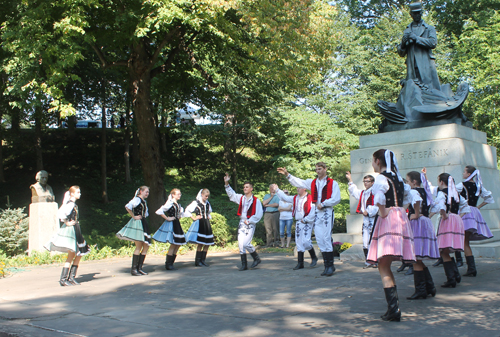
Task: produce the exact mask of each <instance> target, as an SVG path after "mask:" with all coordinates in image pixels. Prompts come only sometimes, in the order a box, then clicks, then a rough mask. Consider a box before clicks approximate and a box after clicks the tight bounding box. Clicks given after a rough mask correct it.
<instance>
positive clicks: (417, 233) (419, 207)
mask: <svg viewBox="0 0 500 337" xmlns="http://www.w3.org/2000/svg"><path fill="white" fill-rule="evenodd" d="M406 180H407V181H408V184H409V185H410V186H411V188H412V189H411V191H410V206H409V207H408V217H409V218H410V225H411V229H412V231H413V240H414V241H413V242H414V246H415V256H416V258H417V262H416V263H415V264H413V279H414V283H415V293H414V294H413V295H411V296H410V297H407V299H409V300H418V299H421V298H422V299H425V298H427V295H431V296H433V297H434V296H435V295H436V287H435V286H434V282H433V281H432V276H431V273H430V272H429V269H428V268H427V267H426V266H425V264H424V262H423V260H429V259H438V258H439V248H438V245H437V239H436V234H434V226H433V225H432V222H431V220H430V219H429V209H430V207H431V205H432V203H433V199H432V193H431V191H430V189H429V185H428V184H427V179H425V175H423V174H421V173H419V172H416V171H411V172H409V173H408V174H407V175H406ZM421 185H424V187H421Z"/></svg>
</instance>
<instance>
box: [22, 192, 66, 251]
mask: <svg viewBox="0 0 500 337" xmlns="http://www.w3.org/2000/svg"><path fill="white" fill-rule="evenodd" d="M57 209H58V208H57V203H56V202H37V203H33V204H30V213H29V217H30V220H29V221H30V222H29V242H28V252H29V253H30V254H31V252H33V251H45V248H43V245H44V244H46V243H47V242H48V241H49V240H50V238H51V237H52V236H53V235H54V234H55V233H56V232H57V231H58V230H59V220H58V219H57Z"/></svg>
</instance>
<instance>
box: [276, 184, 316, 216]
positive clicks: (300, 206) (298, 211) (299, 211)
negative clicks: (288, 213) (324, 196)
mask: <svg viewBox="0 0 500 337" xmlns="http://www.w3.org/2000/svg"><path fill="white" fill-rule="evenodd" d="M276 195H277V196H278V197H279V198H280V199H281V200H283V201H286V202H289V203H291V204H292V205H293V198H294V196H293V195H286V194H285V193H283V191H282V190H280V189H278V190H277V191H276ZM306 202H307V193H306V194H304V196H303V197H301V196H300V195H297V198H295V220H297V221H300V222H303V223H313V222H314V218H315V207H316V206H315V205H314V204H312V205H311V210H310V211H309V214H308V215H307V216H306V217H304V204H305V203H306Z"/></svg>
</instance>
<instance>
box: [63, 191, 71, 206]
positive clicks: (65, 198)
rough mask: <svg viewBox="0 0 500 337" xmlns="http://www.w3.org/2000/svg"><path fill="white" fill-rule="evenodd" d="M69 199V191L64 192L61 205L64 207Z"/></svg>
mask: <svg viewBox="0 0 500 337" xmlns="http://www.w3.org/2000/svg"><path fill="white" fill-rule="evenodd" d="M70 198H71V194H70V193H69V191H66V193H64V199H63V202H62V205H66V204H67V203H68V202H69V199H70Z"/></svg>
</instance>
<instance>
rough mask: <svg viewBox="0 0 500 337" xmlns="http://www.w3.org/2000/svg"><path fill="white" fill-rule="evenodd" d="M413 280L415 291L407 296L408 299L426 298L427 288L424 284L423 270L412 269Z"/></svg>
mask: <svg viewBox="0 0 500 337" xmlns="http://www.w3.org/2000/svg"><path fill="white" fill-rule="evenodd" d="M413 280H414V283H415V293H413V295H411V296H410V297H407V298H406V299H408V300H418V299H421V298H422V299H426V298H427V289H426V284H425V274H424V272H423V271H419V270H415V271H413Z"/></svg>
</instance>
